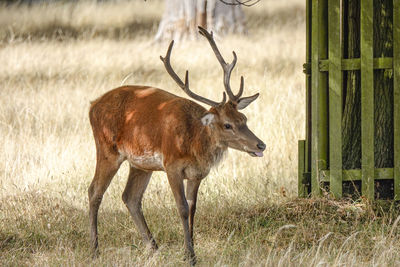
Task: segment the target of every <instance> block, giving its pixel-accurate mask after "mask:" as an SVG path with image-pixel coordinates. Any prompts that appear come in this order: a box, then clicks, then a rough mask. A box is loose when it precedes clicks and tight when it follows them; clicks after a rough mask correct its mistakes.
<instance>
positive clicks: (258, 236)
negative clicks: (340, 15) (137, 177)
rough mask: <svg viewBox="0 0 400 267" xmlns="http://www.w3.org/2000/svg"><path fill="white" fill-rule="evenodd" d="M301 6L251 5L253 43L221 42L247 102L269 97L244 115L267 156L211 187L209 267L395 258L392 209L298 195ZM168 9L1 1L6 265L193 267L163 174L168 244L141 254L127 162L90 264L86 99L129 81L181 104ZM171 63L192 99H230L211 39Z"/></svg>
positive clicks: (2, 242) (206, 224)
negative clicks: (128, 203)
mask: <svg viewBox="0 0 400 267" xmlns="http://www.w3.org/2000/svg"><path fill="white" fill-rule="evenodd" d="M303 4H304V1H301V0H291V1H272V0H270V1H267V0H264V1H261V3H260V4H258V6H257V7H254V8H251V9H247V10H246V12H247V15H248V18H249V21H248V25H249V28H250V34H249V36H246V37H243V36H228V37H226V38H224V39H223V40H218V44H219V46H220V47H221V49H222V52H223V54H224V55H225V57H226V58H230V56H231V54H230V53H231V51H232V50H235V51H236V52H237V54H238V58H239V59H238V65H237V68H236V70H235V71H234V73H233V75H232V83H233V86H234V87H237V86H238V81H239V77H240V75H242V74H243V75H244V76H245V85H246V94H248V95H250V94H253V93H255V92H258V91H259V92H260V93H261V97H260V99H258V100H257V101H256V102H255V103H254V104H252V105H251V106H249V107H248V108H247V109H246V110H245V114H246V115H247V116H248V117H249V126H250V128H252V129H253V130H254V132H255V133H256V134H257V135H258V136H260V137H261V139H263V140H264V141H265V143H266V144H267V151H266V153H265V156H264V158H262V159H254V158H251V157H249V156H248V155H246V154H243V153H240V152H235V151H230V152H229V154H228V156H227V157H226V159H225V160H224V161H223V163H222V164H221V165H220V166H219V167H218V168H216V169H215V170H213V171H212V173H211V174H210V175H209V176H208V177H207V178H206V179H205V180H204V183H203V184H202V186H201V188H200V193H199V207H198V213H197V215H196V225H195V250H196V252H197V255H198V258H199V265H200V266H209V265H216V266H222V265H229V266H231V265H233V266H236V265H240V266H253V265H260V266H264V265H267V266H299V265H303V266H304V265H308V266H309V265H311V266H317V265H322V266H325V265H336V266H343V265H346V266H361V265H364V264H368V265H371V266H373V265H377V266H384V265H387V266H390V265H395V264H396V263H399V260H400V257H399V255H400V254H399V249H400V244H399V242H398V241H397V240H398V237H399V233H398V230H397V222H396V223H394V222H395V220H396V218H397V216H398V215H399V212H398V211H397V209H395V208H394V207H388V208H382V207H372V206H370V205H367V204H366V203H362V202H360V203H354V202H349V201H347V202H334V201H331V200H299V199H294V197H295V196H296V190H297V189H296V187H297V185H296V184H297V177H296V176H297V140H298V139H302V138H303V137H304V119H305V118H304V117H305V115H304V76H303V74H302V64H303V62H304V51H305V33H304V28H305V22H304V6H303ZM161 14H162V5H160V2H159V1H146V2H144V1H129V2H125V1H118V2H110V3H102V4H96V3H95V2H92V1H84V2H79V3H78V4H72V3H57V4H50V5H39V6H32V7H27V6H11V7H10V6H7V7H6V6H4V5H3V6H0V62H1V64H0V135H1V136H2V137H3V138H2V139H1V140H0V149H1V151H0V152H1V153H0V265H66V264H68V265H99V264H100V265H146V266H164V265H167V266H175V265H184V264H185V263H184V262H183V261H182V259H183V253H182V244H183V237H182V230H181V225H180V221H179V217H178V215H177V212H176V209H175V205H174V202H173V199H172V195H171V192H170V189H169V186H168V183H167V181H166V178H165V175H164V174H163V173H157V174H155V175H154V177H153V178H152V181H151V182H150V185H149V188H148V189H147V192H146V194H145V199H144V213H145V216H146V218H147V221H148V223H149V225H150V228H151V229H152V231H153V233H154V235H155V237H156V239H157V241H158V243H159V244H160V245H161V248H160V250H159V251H158V252H157V253H156V254H154V255H149V254H148V252H147V251H146V250H145V249H143V247H142V242H141V239H140V236H139V234H138V233H137V232H136V230H135V228H134V225H133V222H132V220H131V219H130V217H129V215H128V212H127V210H126V208H125V207H124V205H123V203H122V201H121V194H122V191H123V188H124V185H125V181H126V176H127V166H126V165H124V166H123V167H122V168H121V170H120V171H119V173H118V174H117V175H116V177H115V178H114V180H113V183H112V184H111V186H110V188H109V189H108V191H107V193H106V194H105V197H104V200H103V203H102V206H101V211H100V215H99V223H100V226H99V227H100V228H99V231H100V247H101V257H100V258H99V259H98V260H97V261H95V262H92V261H91V259H90V257H89V242H88V238H89V237H88V216H87V188H88V185H89V183H90V181H91V179H92V176H93V172H94V164H95V150H94V142H93V140H92V134H91V130H90V126H89V122H88V116H87V112H88V108H89V103H90V101H91V100H93V99H95V98H97V97H98V96H100V95H101V94H102V93H104V92H106V91H108V90H110V89H112V88H114V87H117V86H119V85H120V84H121V82H122V81H123V80H124V79H125V78H126V77H128V78H127V79H126V82H125V83H126V84H146V85H153V86H157V87H160V88H163V89H166V90H168V91H170V92H173V93H175V94H178V95H181V96H184V94H183V93H182V92H181V91H180V90H179V89H178V88H177V86H176V85H175V84H174V82H173V81H171V79H170V77H169V76H168V75H167V74H166V72H165V70H164V69H163V65H162V63H161V61H160V60H159V55H161V54H165V51H166V48H167V44H152V38H153V36H154V34H155V31H156V27H157V21H158V20H159V19H160V17H161ZM172 60H173V64H174V65H175V66H176V69H177V71H178V73H181V74H182V73H184V70H185V69H186V68H188V69H189V70H190V78H191V87H192V88H193V90H195V91H196V92H198V93H199V94H202V95H205V96H207V97H209V98H212V99H215V100H219V99H220V97H221V90H222V88H223V87H222V82H221V80H222V73H221V70H220V67H219V66H218V63H217V61H216V59H215V58H214V56H213V54H212V52H211V49H210V48H209V47H208V44H207V43H206V42H204V41H203V40H199V41H197V42H187V43H181V44H178V45H177V46H176V47H175V49H174V52H173V55H172ZM283 190H284V191H285V192H286V194H285V196H284V195H283V194H282V191H283ZM383 210H384V212H383Z"/></svg>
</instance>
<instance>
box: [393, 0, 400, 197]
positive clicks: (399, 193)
mask: <svg viewBox="0 0 400 267" xmlns="http://www.w3.org/2000/svg"><path fill="white" fill-rule="evenodd" d="M393 101H394V102H393V103H394V105H393V124H394V126H393V127H394V149H393V152H394V173H393V178H394V199H395V200H400V0H393Z"/></svg>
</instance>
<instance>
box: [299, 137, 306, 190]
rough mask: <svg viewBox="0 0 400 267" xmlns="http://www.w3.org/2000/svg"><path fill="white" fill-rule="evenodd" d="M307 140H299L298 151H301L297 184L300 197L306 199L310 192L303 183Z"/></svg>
mask: <svg viewBox="0 0 400 267" xmlns="http://www.w3.org/2000/svg"><path fill="white" fill-rule="evenodd" d="M305 143H306V141H305V140H299V143H298V151H299V165H298V167H297V170H298V182H297V195H298V196H299V197H306V196H307V195H308V190H307V188H306V186H305V185H304V183H303V180H304V172H305V168H304V167H305Z"/></svg>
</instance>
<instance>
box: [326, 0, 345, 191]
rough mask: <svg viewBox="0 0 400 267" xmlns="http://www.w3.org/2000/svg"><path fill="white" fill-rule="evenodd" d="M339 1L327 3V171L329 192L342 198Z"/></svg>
mask: <svg viewBox="0 0 400 267" xmlns="http://www.w3.org/2000/svg"><path fill="white" fill-rule="evenodd" d="M340 1H341V0H330V1H329V6H328V10H329V14H328V27H329V41H328V42H329V44H328V46H329V169H330V176H329V178H330V191H331V193H332V194H333V195H334V197H336V198H340V197H342V191H343V190H342V187H343V186H342V185H343V183H342V84H343V81H342V80H343V77H342V70H341V64H342V61H341V59H342V44H341V40H340V24H341V23H340Z"/></svg>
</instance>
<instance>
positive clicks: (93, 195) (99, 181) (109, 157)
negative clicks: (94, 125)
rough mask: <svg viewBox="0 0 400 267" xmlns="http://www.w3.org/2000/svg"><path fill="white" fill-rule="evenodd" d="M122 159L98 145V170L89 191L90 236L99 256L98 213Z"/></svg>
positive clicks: (95, 253)
mask: <svg viewBox="0 0 400 267" xmlns="http://www.w3.org/2000/svg"><path fill="white" fill-rule="evenodd" d="M121 163H122V160H121V158H120V156H119V155H118V154H116V153H115V152H114V153H113V152H109V151H105V150H102V149H101V148H100V147H97V162H96V171H95V174H94V177H93V180H92V183H91V184H90V187H89V190H88V193H89V221H90V238H91V245H92V249H93V252H94V256H97V255H98V253H99V251H98V236H97V214H98V211H99V207H100V204H101V200H102V199H103V195H104V192H105V191H106V190H107V188H108V186H109V185H110V182H111V180H112V178H113V177H114V175H115V173H116V172H117V171H118V169H119V166H120V165H121Z"/></svg>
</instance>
